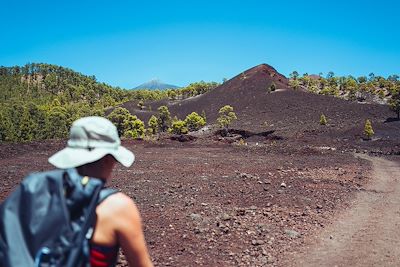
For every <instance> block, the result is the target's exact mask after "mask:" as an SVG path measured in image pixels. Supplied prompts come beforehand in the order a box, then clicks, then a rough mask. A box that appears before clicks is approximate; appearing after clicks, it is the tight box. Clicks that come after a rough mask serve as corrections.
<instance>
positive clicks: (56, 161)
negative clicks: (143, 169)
mask: <svg viewBox="0 0 400 267" xmlns="http://www.w3.org/2000/svg"><path fill="white" fill-rule="evenodd" d="M108 154H110V155H112V156H113V157H114V158H115V159H116V160H117V161H118V162H119V163H121V164H122V165H123V166H125V167H130V166H131V165H132V163H133V162H134V161H135V155H134V154H133V153H132V152H131V151H129V150H128V149H126V148H125V147H123V146H119V147H118V149H110V148H95V149H93V150H88V149H86V148H73V147H66V148H64V149H63V150H60V151H58V152H57V153H55V154H54V155H53V156H51V157H50V158H49V163H51V164H52V165H54V166H55V167H57V168H59V169H68V168H75V167H79V166H82V165H85V164H87V163H91V162H95V161H97V160H99V159H101V158H102V157H104V156H105V155H108Z"/></svg>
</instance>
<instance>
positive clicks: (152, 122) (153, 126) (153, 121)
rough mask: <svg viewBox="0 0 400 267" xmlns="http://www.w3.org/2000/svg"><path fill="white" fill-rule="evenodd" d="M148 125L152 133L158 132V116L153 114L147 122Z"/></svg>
mask: <svg viewBox="0 0 400 267" xmlns="http://www.w3.org/2000/svg"><path fill="white" fill-rule="evenodd" d="M147 125H148V126H149V130H150V131H151V134H156V133H157V132H158V127H159V125H158V120H157V117H156V116H154V115H151V117H150V119H149V121H148V122H147Z"/></svg>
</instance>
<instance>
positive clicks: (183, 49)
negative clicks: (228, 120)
mask: <svg viewBox="0 0 400 267" xmlns="http://www.w3.org/2000/svg"><path fill="white" fill-rule="evenodd" d="M399 10H400V1H397V0H391V1H390V0H380V1H370V0H365V1H362V0H359V1H357V0H346V1H344V0H336V1H323V0H321V1H306V0H303V1H289V0H281V1H267V0H264V1H261V0H260V1H255V0H246V1H244V0H243V1H236V0H230V1H225V0H221V1H218V0H213V1H208V0H202V1H200V0H198V1H195V0H194V1H190V0H185V1H176V0H168V1H167V0H166V1H155V0H154V1H134V0H132V1H118V0H114V1H111V0H110V1H102V0H96V1H92V0H88V1H85V0H80V1H78V0H68V1H62V0H60V1H54V0H52V1H50V0H43V1H41V0H37V1H32V0H29V1H28V0H19V1H6V0H1V5H0V21H1V23H2V27H1V35H0V65H3V66H13V65H24V64H26V63H28V62H43V63H50V64H57V65H61V66H65V67H69V68H71V69H73V70H76V71H79V72H81V73H83V74H86V75H95V76H96V77H97V79H98V80H99V81H101V82H105V83H108V84H111V85H113V86H120V87H123V88H132V87H135V86H137V85H139V84H141V83H144V82H147V81H148V80H150V79H153V78H158V79H161V80H162V81H163V82H165V83H169V84H175V85H178V86H185V85H187V84H189V83H191V82H195V81H200V80H204V81H217V82H221V81H222V79H223V78H231V77H233V76H234V75H236V74H238V73H240V72H242V71H244V70H246V69H248V68H250V67H253V66H255V65H258V64H261V63H267V64H270V65H272V66H273V67H275V68H276V69H277V70H278V71H279V72H281V73H282V74H284V75H288V74H289V73H290V72H292V71H293V70H297V71H298V72H299V73H300V74H303V73H305V72H307V73H309V74H312V73H316V74H318V73H320V72H322V73H323V74H324V75H325V74H326V73H327V72H329V71H333V72H334V73H335V74H336V75H354V76H360V75H368V74H369V73H370V72H374V73H375V74H376V75H382V76H385V77H386V76H388V75H390V74H399V73H400V15H399Z"/></svg>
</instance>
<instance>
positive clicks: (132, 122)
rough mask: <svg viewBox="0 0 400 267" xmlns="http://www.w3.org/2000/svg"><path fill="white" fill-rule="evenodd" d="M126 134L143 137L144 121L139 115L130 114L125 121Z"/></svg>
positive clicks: (131, 136)
mask: <svg viewBox="0 0 400 267" xmlns="http://www.w3.org/2000/svg"><path fill="white" fill-rule="evenodd" d="M123 129H124V136H125V137H129V138H134V139H136V138H143V135H144V132H145V128H144V123H143V121H141V120H140V119H138V117H136V116H133V115H128V116H127V118H126V119H125V120H124V123H123Z"/></svg>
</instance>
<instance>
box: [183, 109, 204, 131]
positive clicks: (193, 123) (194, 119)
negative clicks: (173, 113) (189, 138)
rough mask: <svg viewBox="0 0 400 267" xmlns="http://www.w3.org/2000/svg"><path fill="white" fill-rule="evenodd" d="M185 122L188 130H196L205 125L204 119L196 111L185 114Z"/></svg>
mask: <svg viewBox="0 0 400 267" xmlns="http://www.w3.org/2000/svg"><path fill="white" fill-rule="evenodd" d="M185 124H186V127H187V128H188V130H189V131H197V130H199V129H200V128H201V127H203V126H204V125H206V121H205V120H204V118H203V117H201V116H200V115H199V114H197V113H196V112H192V113H190V114H189V115H187V116H186V118H185Z"/></svg>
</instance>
